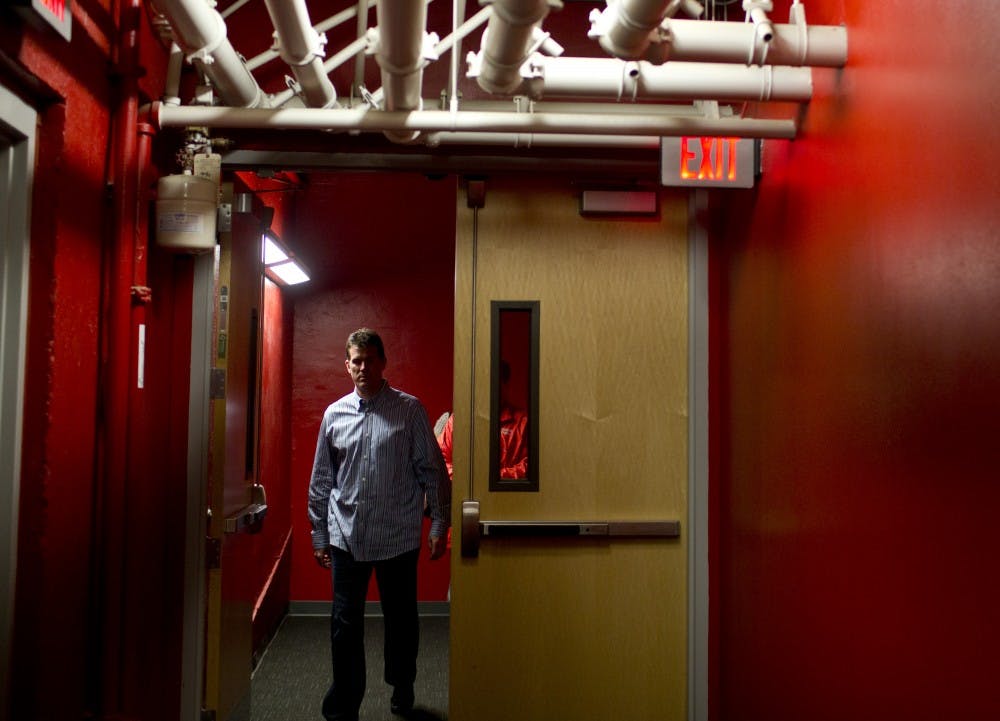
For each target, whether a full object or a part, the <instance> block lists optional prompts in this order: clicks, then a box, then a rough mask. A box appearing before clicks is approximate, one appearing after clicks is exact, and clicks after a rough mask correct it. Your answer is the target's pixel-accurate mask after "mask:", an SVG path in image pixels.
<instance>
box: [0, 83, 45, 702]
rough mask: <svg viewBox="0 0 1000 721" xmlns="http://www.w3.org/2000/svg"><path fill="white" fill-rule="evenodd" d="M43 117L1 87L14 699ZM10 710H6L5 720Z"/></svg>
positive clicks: (2, 430) (4, 672)
mask: <svg viewBox="0 0 1000 721" xmlns="http://www.w3.org/2000/svg"><path fill="white" fill-rule="evenodd" d="M37 119H38V114H37V113H36V112H35V110H34V108H31V107H29V106H28V105H27V104H25V103H24V102H22V101H21V100H20V99H19V98H17V97H16V96H15V95H14V94H12V93H11V92H10V91H8V90H7V89H6V88H5V87H3V86H2V85H0V258H2V262H0V529H3V532H2V533H0V564H2V570H0V587H2V588H3V590H2V591H0V649H3V651H2V652H0V698H4V699H9V698H10V694H9V689H10V685H9V684H10V666H11V657H10V653H11V641H12V640H13V639H12V637H13V630H14V592H15V584H16V581H17V532H18V531H17V529H18V513H19V499H20V486H21V436H22V431H23V429H22V423H23V417H22V411H23V409H24V372H25V353H26V344H27V327H28V263H29V250H30V247H31V232H30V228H31V189H32V187H33V184H34V168H35V124H36V122H37ZM8 712H9V708H8V705H7V703H3V704H0V721H6V719H7V718H8Z"/></svg>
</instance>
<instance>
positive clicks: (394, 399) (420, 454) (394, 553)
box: [309, 328, 451, 721]
mask: <svg viewBox="0 0 1000 721" xmlns="http://www.w3.org/2000/svg"><path fill="white" fill-rule="evenodd" d="M385 365H386V357H385V348H384V346H383V344H382V339H381V338H380V337H379V335H378V334H377V333H376V332H375V331H373V330H371V329H368V328H361V329H359V330H356V331H355V332H353V333H351V335H350V336H349V337H348V339H347V361H346V367H347V372H348V374H349V375H350V376H351V380H353V381H354V392H352V393H350V394H348V395H346V396H344V397H343V398H341V399H340V400H338V401H336V402H335V403H333V404H331V405H330V406H329V407H328V408H327V409H326V412H325V413H324V414H323V421H322V423H321V424H320V430H319V440H318V441H317V443H316V457H315V460H314V462H313V471H312V478H311V480H310V482H309V520H310V523H311V524H312V529H313V530H312V545H313V553H314V555H315V557H316V561H317V563H319V565H320V566H322V567H323V568H332V575H333V607H332V611H331V614H330V646H331V654H332V657H333V683H332V684H331V686H330V690H329V691H328V692H327V694H326V697H325V698H324V699H323V716H324V717H325V718H326V719H327V720H328V721H356V720H357V718H358V713H359V710H360V708H361V702H362V700H363V699H364V695H365V678H366V672H365V647H364V611H365V598H366V595H367V590H368V582H369V579H370V578H371V574H372V571H374V572H375V579H376V581H377V582H378V588H379V596H380V597H381V602H382V614H383V616H384V619H385V658H384V664H385V671H384V677H385V680H386V682H387V683H389V684H390V685H391V686H392V687H393V693H392V701H391V708H392V712H393V713H395V714H407V713H409V711H410V710H411V709H412V708H413V701H414V698H413V681H414V679H415V678H416V675H417V647H418V641H419V626H418V618H417V557H418V555H419V553H420V540H421V539H420V536H421V531H422V518H423V510H424V499H425V497H426V499H427V503H428V506H429V508H430V516H431V529H430V533H429V538H428V545H429V547H430V557H431V559H434V560H436V559H438V558H440V557H441V556H442V555H443V554H444V551H445V535H446V533H447V530H448V525H449V516H450V513H449V509H450V503H451V482H450V480H449V478H448V474H447V472H446V471H445V467H444V459H443V458H442V457H441V451H440V449H439V448H438V445H437V443H436V441H435V439H434V435H433V432H432V431H431V427H430V423H429V422H428V420H427V413H426V411H425V410H424V407H423V406H422V405H421V403H420V401H419V400H417V399H416V398H415V397H413V396H411V395H409V394H407V393H403V392H402V391H399V390H397V389H395V388H392V387H391V386H390V385H389V384H388V383H387V382H386V380H385V379H384V378H383V371H384V370H385Z"/></svg>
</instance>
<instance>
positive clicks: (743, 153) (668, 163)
mask: <svg viewBox="0 0 1000 721" xmlns="http://www.w3.org/2000/svg"><path fill="white" fill-rule="evenodd" d="M760 146H761V141H760V140H759V139H758V138H716V137H695V136H681V137H677V138H661V139H660V182H661V183H662V184H663V185H670V186H691V187H710V188H752V187H753V183H754V179H755V178H756V177H757V175H758V174H759V173H758V168H759V166H760Z"/></svg>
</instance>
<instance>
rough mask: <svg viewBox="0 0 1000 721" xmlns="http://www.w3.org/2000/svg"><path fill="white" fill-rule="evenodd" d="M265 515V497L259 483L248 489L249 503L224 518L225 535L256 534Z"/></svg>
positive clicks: (262, 487)
mask: <svg viewBox="0 0 1000 721" xmlns="http://www.w3.org/2000/svg"><path fill="white" fill-rule="evenodd" d="M266 515H267V495H266V493H265V492H264V486H262V485H260V484H259V483H255V484H253V486H251V487H250V503H249V504H248V505H246V506H244V507H243V508H241V509H240V510H239V511H237V512H236V513H235V514H233V515H232V516H229V517H228V518H226V528H225V530H226V533H257V532H258V531H260V526H261V522H262V521H263V520H264V517H265V516H266Z"/></svg>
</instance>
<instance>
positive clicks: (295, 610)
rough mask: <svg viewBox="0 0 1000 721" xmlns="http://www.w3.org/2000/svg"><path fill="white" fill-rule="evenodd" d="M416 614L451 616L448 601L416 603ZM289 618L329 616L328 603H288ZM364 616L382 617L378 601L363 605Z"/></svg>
mask: <svg viewBox="0 0 1000 721" xmlns="http://www.w3.org/2000/svg"><path fill="white" fill-rule="evenodd" d="M417 612H418V613H419V614H420V615H421V616H449V615H451V603H449V602H448V601H420V602H419V603H417ZM288 615H289V616H329V615H330V602H329V601H289V602H288ZM365 615H366V616H379V617H381V615H382V606H381V605H380V604H379V602H378V601H368V602H367V603H366V604H365Z"/></svg>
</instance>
